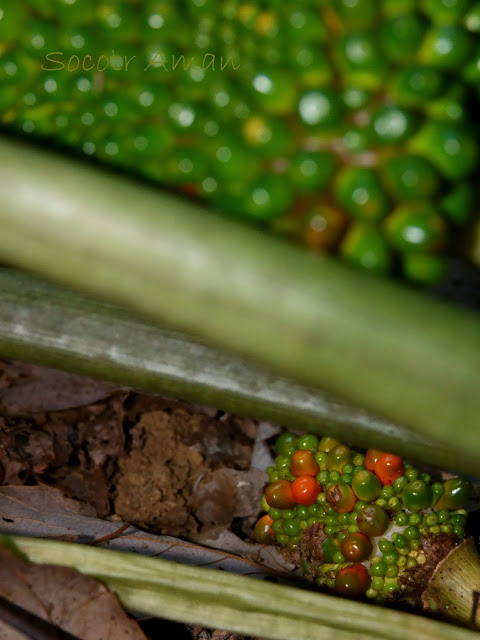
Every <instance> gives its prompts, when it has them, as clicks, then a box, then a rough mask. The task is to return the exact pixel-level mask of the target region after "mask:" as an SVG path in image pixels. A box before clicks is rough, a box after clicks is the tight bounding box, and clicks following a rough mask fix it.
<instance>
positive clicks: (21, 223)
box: [0, 140, 480, 460]
mask: <svg viewBox="0 0 480 640" xmlns="http://www.w3.org/2000/svg"><path fill="white" fill-rule="evenodd" d="M0 167H1V168H0V203H1V206H0V223H1V233H0V259H3V260H4V261H7V262H10V263H12V264H15V265H18V266H21V267H25V268H28V269H32V270H35V271H37V272H39V273H41V274H43V275H45V276H48V277H49V278H52V279H54V280H57V281H58V282H64V283H67V284H69V285H71V286H72V287H78V288H80V289H82V290H84V291H88V292H90V293H92V294H94V295H96V296H100V297H103V298H105V299H109V300H112V301H116V302H119V303H121V304H123V305H125V306H126V307H128V308H130V309H132V310H134V311H136V312H138V313H139V314H142V315H143V316H145V317H149V318H151V319H153V320H154V321H157V322H163V323H165V324H166V325H167V326H170V327H172V328H176V329H180V330H183V331H185V332H187V333H190V334H193V335H196V336H198V337H199V338H201V339H202V340H205V341H207V342H209V343H211V344H214V345H216V346H218V347H224V348H227V349H230V350H234V351H236V352H238V353H240V354H242V355H244V356H247V357H250V358H252V359H254V360H256V361H257V362H259V363H262V364H265V365H268V366H269V367H271V368H272V369H274V370H276V371H277V372H279V373H281V374H284V375H287V376H289V377H292V378H294V379H296V380H298V381H301V382H304V383H307V384H309V385H313V386H317V387H320V388H324V389H326V390H328V391H330V392H332V393H335V394H338V395H339V396H341V397H343V398H346V399H347V400H349V401H351V402H353V403H354V404H357V405H360V406H362V407H365V408H367V409H370V410H371V411H373V412H375V413H377V414H378V415H381V416H384V417H386V418H387V419H389V420H391V421H393V422H397V423H399V424H404V425H406V426H407V427H409V428H411V429H413V430H415V431H417V432H419V433H425V434H429V435H430V436H432V437H434V438H438V439H439V440H441V441H443V442H444V443H445V444H447V445H448V446H450V447H451V449H452V451H453V452H455V453H457V454H458V455H461V454H466V455H469V454H471V455H472V456H473V457H474V458H476V459H477V460H478V459H480V437H479V433H478V416H479V415H480V393H479V392H478V390H479V386H478V379H479V373H480V322H478V318H477V317H476V316H474V315H473V314H469V313H468V312H466V311H463V310H460V309H457V308H453V307H450V306H447V305H443V304H441V303H438V302H436V301H432V300H430V299H427V298H425V297H423V296H421V295H417V294H415V293H413V292H412V291H410V290H408V289H406V288H403V287H400V286H397V285H394V284H392V283H391V282H386V281H384V280H381V279H378V278H374V277H371V276H368V275H365V274H362V273H358V272H355V271H352V270H350V269H349V268H347V267H346V266H344V265H341V264H339V263H337V262H335V261H331V260H328V259H324V258H323V259H322V258H319V257H314V256H312V255H310V254H307V253H306V252H305V251H302V250H300V249H297V248H294V247H290V246H287V245H285V244H283V243H281V242H279V241H278V240H277V239H275V238H270V237H267V236H265V235H264V234H261V233H258V232H255V231H253V230H252V229H249V228H246V227H242V226H237V225H235V224H233V223H232V222H230V221H227V220H223V219H219V218H217V217H215V216H212V215H210V214H209V213H207V212H205V211H203V210H202V209H201V208H200V207H198V206H195V205H194V204H191V203H189V202H187V201H184V200H181V199H178V198H175V197H172V196H170V195H167V194H165V193H162V192H159V191H157V190H154V189H150V188H147V187H145V186H142V185H139V184H136V183H131V182H129V181H127V180H126V179H125V178H124V177H115V176H111V175H109V174H104V173H103V172H101V171H100V170H98V169H96V170H95V169H92V168H89V167H86V166H84V165H82V164H79V163H78V162H77V161H74V160H72V159H67V158H64V157H58V156H55V155H50V154H48V153H45V152H41V151H39V150H37V149H33V148H28V147H23V146H21V145H20V144H19V143H17V142H12V141H6V140H3V141H0Z"/></svg>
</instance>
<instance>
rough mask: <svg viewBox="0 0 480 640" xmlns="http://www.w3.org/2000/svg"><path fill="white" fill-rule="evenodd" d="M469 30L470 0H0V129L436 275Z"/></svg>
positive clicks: (457, 148)
mask: <svg viewBox="0 0 480 640" xmlns="http://www.w3.org/2000/svg"><path fill="white" fill-rule="evenodd" d="M479 33H480V4H479V3H478V1H476V0H382V1H381V2H379V0H354V1H352V0H294V1H293V2H289V3H285V2H284V1H283V0H255V1H252V0H181V1H178V2H177V1H175V2H172V1H171V0H54V1H52V0H23V1H22V2H14V1H13V0H0V77H1V83H2V93H1V95H0V124H2V125H3V126H6V127H9V128H11V129H12V130H15V131H20V132H23V133H25V134H28V135H38V136H42V137H43V138H46V139H48V140H54V141H56V142H58V143H61V144H63V145H66V146H67V147H69V148H74V149H76V150H78V151H80V152H83V153H84V154H86V155H87V156H90V157H96V158H98V159H100V160H101V161H104V162H107V163H109V164H111V165H114V166H119V167H122V168H124V169H126V170H128V171H130V172H135V173H137V174H140V175H143V176H146V177H148V178H150V179H153V180H154V181H157V182H159V183H162V184H164V185H168V186H170V187H173V188H176V189H179V190H181V191H185V192H187V193H189V194H192V195H194V196H196V197H199V198H201V199H203V200H204V201H206V202H208V203H209V204H210V205H211V206H213V207H215V208H217V209H219V210H221V211H222V212H224V213H226V214H227V215H232V216H238V217H241V218H243V219H246V220H250V221H251V222H253V223H258V224H260V225H263V226H266V227H268V228H270V229H272V230H274V231H276V232H279V233H284V234H286V235H287V236H288V237H290V238H292V239H294V240H296V241H301V242H303V243H305V244H306V245H307V246H308V247H310V248H312V249H313V250H319V251H327V252H330V253H335V254H337V255H339V256H341V257H342V258H343V259H344V260H346V261H348V262H350V263H352V264H355V265H358V266H360V267H362V268H364V269H367V270H370V271H373V272H377V273H390V272H392V271H397V272H402V273H403V274H404V275H405V276H406V277H407V278H410V279H411V280H414V281H416V282H419V283H430V282H433V281H435V280H436V279H438V278H440V277H441V276H442V273H443V272H444V268H445V255H447V254H448V252H449V251H450V245H451V241H452V237H453V236H454V235H455V230H456V229H458V228H459V226H461V225H463V224H464V223H465V222H466V221H467V220H468V218H469V216H470V215H471V213H472V212H473V210H474V209H475V189H476V175H475V173H476V169H477V165H478V158H479V153H478V152H479V139H480V136H479V127H478V118H477V115H478V105H479V92H480V66H479V60H480V48H479V40H478V34H479ZM52 54H53V55H52ZM157 54H160V56H159V57H157ZM47 56H48V57H47ZM102 56H103V57H102ZM182 56H183V58H182ZM101 57H102V59H101V62H100V63H99V60H100V58H101ZM52 60H53V61H54V62H52ZM153 60H156V62H154V63H153V64H152V61H153ZM128 61H130V62H129V64H128ZM175 61H176V62H175ZM60 65H63V66H60Z"/></svg>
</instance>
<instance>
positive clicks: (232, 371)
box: [0, 269, 478, 474]
mask: <svg viewBox="0 0 480 640" xmlns="http://www.w3.org/2000/svg"><path fill="white" fill-rule="evenodd" d="M0 356H1V357H4V358H9V359H16V360H24V361H27V362H34V363H36V364H41V365H44V366H45V365H46V366H52V367H56V368H59V369H66V370H69V371H72V372H75V373H81V374H84V375H89V376H93V377H96V378H101V379H105V380H109V381H112V382H117V383H119V384H121V385H128V386H130V387H134V388H137V389H142V390H144V391H150V392H154V393H159V394H162V395H168V396H172V397H176V398H180V399H183V400H186V401H189V402H196V403H201V404H207V405H210V406H212V407H215V408H218V409H222V410H223V411H229V412H234V413H238V414H240V415H245V416H249V417H255V418H260V419H264V420H270V421H274V422H277V423H278V424H280V425H282V426H285V427H291V428H299V429H305V430H307V431H310V432H315V433H317V434H319V435H322V436H323V435H332V436H335V437H337V438H339V439H340V440H343V441H347V442H350V443H351V444H352V445H354V446H357V447H359V448H368V447H370V446H371V447H377V448H378V447H379V448H381V449H385V450H391V451H395V452H396V453H398V454H399V455H402V456H406V457H408V458H409V459H411V460H419V461H421V460H429V462H430V463H431V464H435V465H438V466H440V467H443V468H444V469H450V470H452V471H457V472H462V473H471V474H474V473H475V472H476V470H477V469H478V465H477V462H476V460H475V458H474V457H473V456H462V457H461V458H459V457H458V456H456V455H455V453H454V452H452V450H451V449H449V448H448V447H446V446H444V445H442V444H441V443H439V442H438V441H437V440H435V439H431V438H428V437H426V436H422V435H421V434H416V433H414V432H412V431H410V430H408V429H406V428H404V427H402V426H400V425H395V424H392V423H389V422H387V421H386V420H382V419H380V418H378V417H376V416H374V415H372V414H371V413H369V412H367V411H365V410H363V409H360V408H358V407H355V406H352V405H351V404H349V403H347V402H344V401H341V400H339V399H337V398H334V397H333V396H331V395H330V394H328V393H326V392H323V391H318V390H314V389H311V388H308V387H305V386H302V385H300V384H297V383H295V382H292V381H291V380H288V379H286V378H283V377H280V376H276V375H274V374H272V373H270V372H268V371H267V370H266V369H264V368H262V367H260V366H258V365H255V364H253V363H251V362H249V361H246V360H244V359H242V358H240V357H238V356H235V355H233V356H232V355H228V354H226V353H224V352H222V351H220V350H218V349H214V348H212V347H209V346H207V345H204V344H200V343H199V342H195V341H194V340H192V339H191V338H189V337H187V336H185V335H181V334H179V333H174V332H171V331H167V330H165V329H160V328H158V327H155V326H154V325H151V324H148V323H147V322H144V321H142V320H139V319H138V318H136V317H135V316H132V315H131V314H129V313H127V312H125V311H123V310H122V309H119V308H117V307H114V306H112V305H110V304H105V303H100V302H96V301H94V300H92V299H90V298H87V297H86V296H84V295H81V294H79V293H76V292H72V291H69V290H68V289H64V288H63V287H59V286H56V285H53V284H50V283H47V282H44V281H42V280H39V279H38V278H35V277H33V276H31V275H29V274H26V273H23V272H19V271H16V270H12V269H0Z"/></svg>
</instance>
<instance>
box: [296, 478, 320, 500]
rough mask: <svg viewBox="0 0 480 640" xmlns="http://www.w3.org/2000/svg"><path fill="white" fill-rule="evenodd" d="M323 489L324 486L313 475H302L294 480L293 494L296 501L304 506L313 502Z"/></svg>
mask: <svg viewBox="0 0 480 640" xmlns="http://www.w3.org/2000/svg"><path fill="white" fill-rule="evenodd" d="M321 490H322V487H321V486H320V485H319V484H318V482H317V481H316V479H315V478H313V477H312V476H300V477H299V478H295V480H294V481H293V482H292V494H293V497H294V499H295V502H296V503H297V504H301V505H302V506H304V507H309V506H310V505H311V504H313V503H314V502H315V501H316V500H317V496H318V494H319V493H320V491H321Z"/></svg>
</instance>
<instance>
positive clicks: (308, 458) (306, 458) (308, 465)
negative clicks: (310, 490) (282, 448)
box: [290, 449, 320, 478]
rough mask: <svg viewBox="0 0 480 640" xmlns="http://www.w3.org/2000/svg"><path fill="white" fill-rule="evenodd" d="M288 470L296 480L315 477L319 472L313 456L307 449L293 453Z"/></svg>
mask: <svg viewBox="0 0 480 640" xmlns="http://www.w3.org/2000/svg"><path fill="white" fill-rule="evenodd" d="M290 468H291V470H292V473H293V475H294V476H296V477H297V478H298V477H300V476H316V475H317V473H318V472H319V471H320V467H319V466H318V463H317V461H316V460H315V456H314V455H313V453H312V452H311V451H308V450H307V449H300V450H298V451H295V452H294V453H293V455H292V459H291V462H290Z"/></svg>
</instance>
